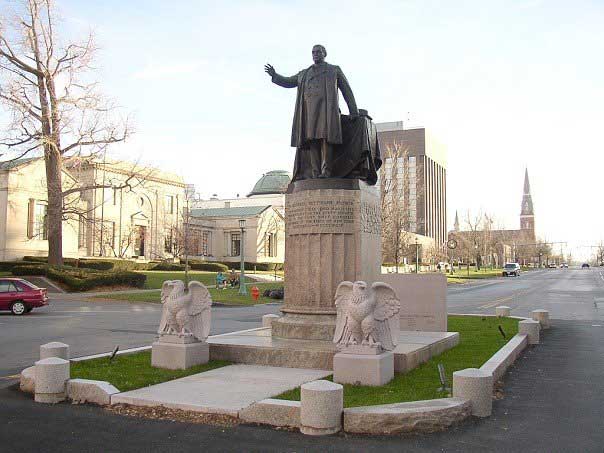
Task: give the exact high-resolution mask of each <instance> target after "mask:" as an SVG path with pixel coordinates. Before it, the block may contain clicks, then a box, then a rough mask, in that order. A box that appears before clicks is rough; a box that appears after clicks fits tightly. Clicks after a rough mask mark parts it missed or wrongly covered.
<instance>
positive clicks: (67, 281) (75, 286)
mask: <svg viewBox="0 0 604 453" xmlns="http://www.w3.org/2000/svg"><path fill="white" fill-rule="evenodd" d="M46 276H47V277H48V278H50V279H52V280H55V281H58V282H61V283H63V284H64V285H66V286H67V287H68V288H69V289H71V290H75V291H87V290H89V289H93V288H97V287H99V286H114V285H126V286H133V287H135V288H142V287H143V286H144V285H145V280H146V279H147V276H146V275H144V274H139V273H137V272H128V271H117V272H103V271H98V272H90V271H85V270H82V269H69V270H68V269H64V268H56V267H49V268H48V271H47V273H46Z"/></svg>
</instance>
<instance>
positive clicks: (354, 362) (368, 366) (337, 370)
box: [333, 351, 394, 386]
mask: <svg viewBox="0 0 604 453" xmlns="http://www.w3.org/2000/svg"><path fill="white" fill-rule="evenodd" d="M393 377H394V354H393V353H392V352H390V351H387V352H383V353H382V354H378V355H361V354H347V353H344V352H339V353H337V354H336V355H335V356H334V357H333V380H334V382H338V383H340V384H356V385H371V386H380V385H384V384H387V383H388V382H390V381H391V380H392V378H393Z"/></svg>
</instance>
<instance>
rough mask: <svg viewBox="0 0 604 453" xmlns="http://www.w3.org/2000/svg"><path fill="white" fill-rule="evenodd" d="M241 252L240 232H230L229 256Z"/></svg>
mask: <svg viewBox="0 0 604 453" xmlns="http://www.w3.org/2000/svg"><path fill="white" fill-rule="evenodd" d="M240 254H241V233H231V256H239V255H240Z"/></svg>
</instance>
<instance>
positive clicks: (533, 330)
mask: <svg viewBox="0 0 604 453" xmlns="http://www.w3.org/2000/svg"><path fill="white" fill-rule="evenodd" d="M540 329H541V324H540V323H539V321H533V320H532V319H525V320H524V321H520V322H519V323H518V333H519V334H526V335H528V343H529V344H539V330H540Z"/></svg>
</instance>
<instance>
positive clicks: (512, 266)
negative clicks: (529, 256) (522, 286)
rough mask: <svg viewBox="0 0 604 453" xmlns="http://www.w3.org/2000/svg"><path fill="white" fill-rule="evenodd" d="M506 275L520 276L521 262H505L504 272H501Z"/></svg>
mask: <svg viewBox="0 0 604 453" xmlns="http://www.w3.org/2000/svg"><path fill="white" fill-rule="evenodd" d="M501 274H502V275H503V276H504V277H507V276H508V275H513V276H514V277H519V276H520V264H518V263H505V266H503V272H502V273H501Z"/></svg>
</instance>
